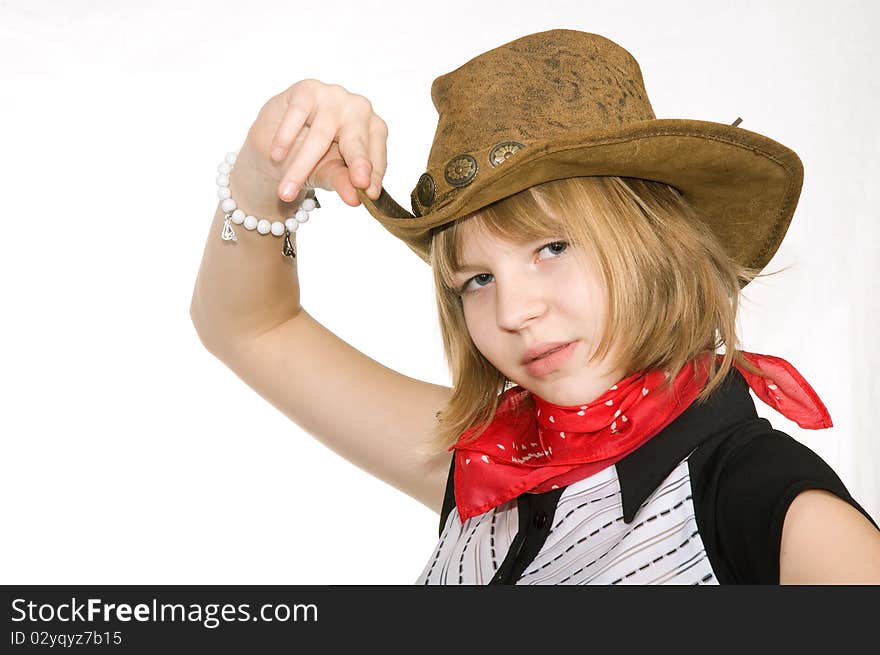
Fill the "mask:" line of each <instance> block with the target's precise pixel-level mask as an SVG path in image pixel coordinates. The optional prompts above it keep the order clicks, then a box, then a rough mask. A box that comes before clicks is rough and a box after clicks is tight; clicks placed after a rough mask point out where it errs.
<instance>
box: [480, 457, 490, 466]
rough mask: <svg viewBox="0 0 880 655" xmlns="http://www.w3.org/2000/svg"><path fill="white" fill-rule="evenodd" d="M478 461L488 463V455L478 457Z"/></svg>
mask: <svg viewBox="0 0 880 655" xmlns="http://www.w3.org/2000/svg"><path fill="white" fill-rule="evenodd" d="M480 459H481V460H483V461H484V462H486V464H488V463H489V456H488V455H483V456H482V457H480Z"/></svg>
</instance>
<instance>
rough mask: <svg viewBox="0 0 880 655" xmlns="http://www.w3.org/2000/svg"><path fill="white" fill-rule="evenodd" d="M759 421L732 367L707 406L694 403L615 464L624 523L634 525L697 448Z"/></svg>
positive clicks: (744, 383)
mask: <svg viewBox="0 0 880 655" xmlns="http://www.w3.org/2000/svg"><path fill="white" fill-rule="evenodd" d="M756 418H758V413H757V411H756V410H755V403H754V401H753V400H752V397H751V396H750V395H749V385H748V383H747V382H746V380H745V378H744V377H743V376H742V375H741V374H740V372H739V371H738V370H737V369H736V368H731V369H730V372H729V373H728V374H727V377H725V379H724V381H723V382H722V383H721V385H720V386H719V387H718V388H717V389H715V391H714V392H713V393H712V395H711V396H709V398H708V400H706V402H705V403H703V404H702V405H698V404H697V403H696V402H694V403H693V404H691V406H690V407H688V408H687V409H686V410H685V411H684V412H682V413H681V414H680V415H679V416H678V418H676V419H675V420H674V421H673V422H672V423H670V424H669V425H667V426H666V427H665V428H664V429H663V430H661V431H660V432H658V433H657V435H656V436H654V437H652V438H651V439H650V440H648V441H647V442H645V443H644V444H642V446H641V447H639V448H638V449H637V450H635V451H633V452H632V453H630V454H629V455H627V456H626V457H624V458H623V459H621V460H620V461H618V462H617V463H616V464H614V466H616V467H617V477H618V479H619V481H620V495H621V501H622V503H623V520H624V522H625V523H632V521H633V519H634V518H635V515H636V512H638V510H639V508H640V507H641V506H642V505H643V504H644V502H645V501H646V500H647V499H648V497H649V496H650V495H651V494H652V493H653V492H654V490H655V489H656V488H657V487H658V486H659V485H660V483H661V482H663V480H664V479H665V478H666V477H667V476H668V475H669V474H670V473H671V472H672V470H673V469H675V467H676V466H678V465H679V464H680V463H681V461H682V460H683V459H685V458H686V457H687V456H688V455H689V454H690V453H691V452H693V450H694V449H695V448H697V446H699V445H700V444H701V443H703V442H704V441H707V440H709V439H711V438H712V437H715V436H717V435H718V434H720V433H724V432H728V431H730V430H731V429H733V428H735V427H736V426H738V425H740V424H742V423H743V422H746V421H750V420H754V419H756Z"/></svg>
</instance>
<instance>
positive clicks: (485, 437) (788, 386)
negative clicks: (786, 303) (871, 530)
mask: <svg viewBox="0 0 880 655" xmlns="http://www.w3.org/2000/svg"><path fill="white" fill-rule="evenodd" d="M740 352H742V354H743V356H744V357H745V358H746V359H747V360H748V361H749V363H751V364H752V365H753V366H755V367H756V368H757V369H759V370H761V371H762V372H763V373H765V374H767V375H769V379H765V378H762V377H760V376H758V375H754V374H752V373H749V372H748V371H746V370H743V369H742V368H740V367H739V366H737V367H736V368H737V370H739V372H740V373H741V374H742V376H743V377H744V378H745V379H746V381H747V382H748V384H749V386H750V387H751V389H752V390H753V391H754V392H755V395H757V396H758V398H760V399H761V400H762V401H764V402H765V403H766V404H768V405H769V406H770V407H772V408H774V409H775V410H777V411H778V412H780V413H781V414H783V415H784V416H786V417H787V418H789V419H791V420H792V421H795V422H796V423H797V424H798V425H799V426H801V427H802V428H807V429H811V430H816V429H821V428H830V427H831V425H832V424H831V417H830V416H829V415H828V410H827V409H826V408H825V405H824V404H823V403H822V401H821V400H820V399H819V396H818V395H817V394H816V392H815V391H814V390H813V388H812V387H811V386H810V385H809V383H808V382H807V381H806V380H805V379H804V378H803V376H801V374H800V373H798V371H797V370H796V369H795V368H794V366H792V365H791V364H790V363H788V362H787V361H785V360H784V359H782V358H780V357H773V356H772V355H758V354H756V353H750V352H744V351H740ZM716 357H717V359H718V360H719V361H720V360H721V359H722V356H721V355H716ZM708 364H709V358H708V355H707V356H705V357H703V358H700V359H699V361H698V371H697V372H698V379H697V380H694V374H693V371H694V362H693V361H692V362H690V363H688V364H687V365H686V366H685V367H684V368H682V370H681V372H680V373H679V374H678V376H676V378H675V380H674V381H673V384H672V387H671V390H670V393H668V394H662V393H660V392H659V391H657V392H656V393H655V390H657V388H658V387H659V386H660V384H661V383H662V382H663V381H664V379H665V375H666V374H665V373H664V372H663V371H660V370H653V371H648V372H644V371H643V372H641V373H635V374H633V375H631V376H630V377H628V378H625V379H623V380H621V381H620V382H618V383H617V384H615V385H614V386H612V387H611V388H610V389H609V390H608V391H606V392H605V393H603V394H602V395H601V396H599V397H598V398H596V399H595V400H593V401H592V402H590V403H588V404H585V405H574V406H571V407H564V406H561V405H554V404H552V403H548V402H546V401H544V400H542V399H541V398H539V397H538V396H537V395H535V394H531V393H530V392H529V391H527V390H525V389H523V388H522V387H520V386H518V385H517V386H514V387H511V388H510V389H508V390H507V391H505V392H504V394H503V395H502V400H501V404H500V405H499V407H498V411H497V412H496V414H495V418H494V419H493V420H492V423H491V424H490V425H489V427H488V428H487V429H486V431H485V432H483V434H482V435H480V436H479V437H478V438H477V440H476V441H474V442H471V443H468V444H462V441H463V440H464V439H465V438H466V437H467V436H468V435H470V434H473V432H474V431H475V429H474V428H471V429H469V430H466V431H465V432H463V433H462V435H461V436H460V437H459V439H458V441H457V442H456V443H455V444H453V445H452V446H450V447H449V449H448V450H453V449H455V450H456V453H455V455H454V456H455V457H456V460H455V474H454V475H455V479H454V488H455V500H456V504H457V506H458V513H459V516H460V518H461V521H462V522H464V521H466V520H467V519H468V518H470V517H472V516H477V515H478V514H482V513H483V512H485V511H487V510H489V509H491V508H493V507H495V506H497V505H500V504H501V503H503V502H505V501H507V500H510V499H511V498H515V497H516V496H518V495H520V494H522V493H525V492H530V493H544V492H545V491H550V490H551V489H555V488H558V487H562V486H565V485H568V484H571V483H573V482H577V481H578V480H582V479H584V478H586V477H588V476H590V475H592V474H594V473H596V472H598V471H601V470H602V469H604V468H606V467H607V466H610V465H611V464H614V463H615V462H617V461H618V460H621V459H623V458H624V457H626V456H627V455H628V454H629V453H631V452H632V451H634V450H636V449H637V448H638V447H639V446H641V445H642V444H643V443H645V442H646V441H648V439H650V438H651V437H653V436H655V435H656V434H657V433H659V432H660V431H661V430H662V429H663V428H665V427H666V426H667V425H669V424H670V423H672V421H674V420H675V418H676V417H677V416H678V415H679V414H681V413H682V412H684V410H686V409H687V408H688V407H689V406H690V405H691V403H692V402H693V401H694V399H695V398H696V397H697V395H698V394H699V393H700V391H701V390H702V389H703V387H704V385H705V382H706V380H707V379H708V376H709V369H708ZM528 396H531V397H532V399H533V400H534V405H535V409H534V410H532V409H531V407H529V406H528V405H527V404H524V403H525V401H526V400H527V398H528Z"/></svg>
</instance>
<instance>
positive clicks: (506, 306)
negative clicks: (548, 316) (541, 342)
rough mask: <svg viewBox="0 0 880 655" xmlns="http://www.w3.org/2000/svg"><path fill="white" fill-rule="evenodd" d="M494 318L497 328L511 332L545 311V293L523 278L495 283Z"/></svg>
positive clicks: (538, 286) (536, 285)
mask: <svg viewBox="0 0 880 655" xmlns="http://www.w3.org/2000/svg"><path fill="white" fill-rule="evenodd" d="M495 288H496V294H497V295H496V299H495V318H496V321H497V323H498V327H500V328H501V329H503V330H510V331H513V332H516V331H519V330H521V329H522V328H523V327H524V326H525V325H526V324H527V323H528V322H529V321H532V320H534V319H535V318H538V317H539V316H542V315H543V314H544V313H545V312H546V311H547V300H546V293H545V292H544V290H542V288H541V286H540V285H538V284H534V283H529V282H528V281H527V280H526V279H524V278H522V277H521V278H519V279H517V280H513V279H509V280H507V281H506V282H499V281H498V280H497V279H496V281H495Z"/></svg>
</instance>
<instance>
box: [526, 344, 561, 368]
mask: <svg viewBox="0 0 880 655" xmlns="http://www.w3.org/2000/svg"><path fill="white" fill-rule="evenodd" d="M570 343H573V342H571V341H552V342H547V343H539V344H535V345H534V346H532V347H531V348H529V349H528V350H527V351H526V352H525V354H524V355H523V358H522V360H521V361H520V364H528V363H529V362H533V361H535V360H536V359H540V358H542V357H546V356H547V355H549V354H551V353H552V352H555V351H557V350H559V349H561V348H564V347H565V346H567V345H568V344H570Z"/></svg>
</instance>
